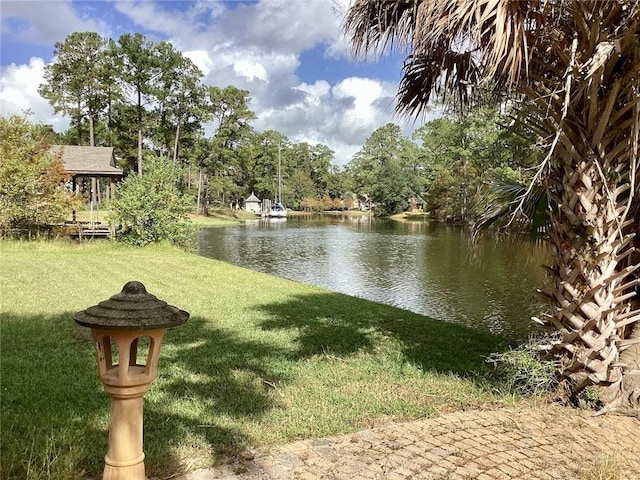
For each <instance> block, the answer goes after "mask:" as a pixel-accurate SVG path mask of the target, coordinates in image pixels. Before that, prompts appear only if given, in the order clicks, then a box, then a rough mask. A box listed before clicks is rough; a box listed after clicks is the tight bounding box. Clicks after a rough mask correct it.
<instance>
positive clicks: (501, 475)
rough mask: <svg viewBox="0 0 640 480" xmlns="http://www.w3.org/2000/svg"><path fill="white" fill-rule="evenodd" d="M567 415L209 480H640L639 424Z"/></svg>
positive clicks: (411, 438) (449, 426) (473, 426)
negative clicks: (607, 474)
mask: <svg viewBox="0 0 640 480" xmlns="http://www.w3.org/2000/svg"><path fill="white" fill-rule="evenodd" d="M590 415H591V412H587V411H580V410H572V409H569V408H559V407H544V408H540V409H535V408H526V409H517V410H507V409H501V410H493V411H470V412H458V413H452V414H448V415H444V416H441V417H438V418H433V419H427V420H419V421H413V422H406V423H392V424H389V425H385V426H381V427H378V428H373V429H370V430H364V431H362V432H358V433H355V434H350V435H338V436H335V437H331V438H326V439H321V440H305V441H298V442H295V443H293V444H289V445H285V446H283V447H280V448H278V449H276V450H272V451H270V452H269V451H258V452H256V453H255V454H254V453H247V452H245V453H244V454H243V455H241V457H243V458H238V459H237V460H236V461H235V463H232V464H229V465H224V466H219V467H215V468H212V469H208V470H200V471H196V472H191V473H189V474H188V475H185V476H182V477H180V480H210V479H228V480H232V479H249V480H279V479H282V480H284V479H300V480H304V479H344V480H371V479H388V480H401V479H434V480H435V479H442V480H445V479H446V480H455V479H469V480H472V479H473V480H490V479H511V478H517V479H531V480H534V479H535V480H545V479H549V480H557V479H562V480H569V479H579V478H580V475H581V471H583V470H584V469H589V468H590V467H593V468H598V467H602V466H604V465H605V463H606V462H611V464H612V465H614V467H615V468H618V469H619V470H620V471H621V477H620V478H623V479H628V480H637V479H640V420H638V419H637V418H632V417H625V416H617V415H607V416H601V417H593V416H590Z"/></svg>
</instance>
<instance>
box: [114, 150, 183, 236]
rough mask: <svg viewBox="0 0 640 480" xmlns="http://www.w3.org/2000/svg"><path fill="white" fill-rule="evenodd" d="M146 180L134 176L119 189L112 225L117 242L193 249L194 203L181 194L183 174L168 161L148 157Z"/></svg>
mask: <svg viewBox="0 0 640 480" xmlns="http://www.w3.org/2000/svg"><path fill="white" fill-rule="evenodd" d="M146 165H147V167H146V168H145V170H146V171H145V174H144V176H139V175H130V176H128V177H127V178H126V179H125V180H124V182H122V183H121V184H120V185H119V186H118V188H117V196H116V200H114V201H113V203H112V204H111V208H112V210H113V214H112V216H111V217H110V222H111V224H112V225H114V227H115V232H116V239H117V240H118V241H122V242H125V243H129V244H131V245H147V244H149V243H153V242H160V241H163V240H166V241H170V242H171V243H174V244H176V245H178V246H180V247H182V248H187V249H190V248H192V247H193V245H194V242H195V237H194V234H195V227H194V224H193V223H192V222H191V221H190V220H189V219H188V218H187V213H188V212H189V211H190V210H191V208H192V205H193V199H192V198H191V197H189V196H188V195H185V194H183V193H182V192H180V190H179V188H178V184H179V182H180V170H179V168H177V166H175V165H173V164H172V163H169V162H168V161H167V160H165V159H162V158H157V157H147V159H146Z"/></svg>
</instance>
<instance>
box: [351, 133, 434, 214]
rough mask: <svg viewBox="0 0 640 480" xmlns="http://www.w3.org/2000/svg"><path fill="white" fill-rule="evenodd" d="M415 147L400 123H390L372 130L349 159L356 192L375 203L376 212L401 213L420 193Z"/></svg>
mask: <svg viewBox="0 0 640 480" xmlns="http://www.w3.org/2000/svg"><path fill="white" fill-rule="evenodd" d="M413 147H414V145H413V144H412V143H411V141H409V140H408V139H407V138H405V137H404V136H403V135H402V132H401V131H400V127H398V126H397V125H394V124H392V123H388V124H386V125H384V126H382V127H380V128H378V129H377V130H376V131H374V132H373V133H372V134H371V136H370V137H369V138H368V139H367V141H366V142H365V144H364V146H363V147H362V149H361V150H360V151H359V152H357V153H356V154H355V155H354V158H353V160H352V161H351V162H350V163H349V166H348V168H349V172H350V173H351V175H352V176H353V181H354V184H355V189H356V193H358V194H359V195H360V196H361V197H364V198H365V199H367V200H368V201H373V202H374V203H375V204H376V214H378V215H393V214H395V213H400V212H402V211H404V210H405V209H406V208H407V206H408V204H409V203H408V202H409V198H410V197H412V196H414V195H416V194H418V193H421V192H420V190H421V186H420V180H419V177H420V175H418V173H417V172H416V170H415V169H414V165H415V160H416V158H415V153H416V152H415V150H414V148H413Z"/></svg>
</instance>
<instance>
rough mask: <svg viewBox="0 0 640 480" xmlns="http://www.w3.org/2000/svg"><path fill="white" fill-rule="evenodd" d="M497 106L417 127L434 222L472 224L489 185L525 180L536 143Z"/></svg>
mask: <svg viewBox="0 0 640 480" xmlns="http://www.w3.org/2000/svg"><path fill="white" fill-rule="evenodd" d="M512 123H513V122H511V119H510V118H509V116H508V115H507V114H506V113H500V111H499V109H498V108H497V106H495V105H490V104H487V105H480V106H476V107H474V108H472V109H470V110H468V111H465V112H448V113H447V114H446V115H445V116H443V117H441V118H437V119H435V120H432V121H430V122H427V123H426V124H425V125H423V126H422V127H420V128H419V129H418V130H416V131H415V132H414V133H413V138H414V139H416V140H419V141H420V145H421V148H420V149H419V162H418V163H419V164H420V167H421V168H422V171H423V173H424V175H425V182H426V184H427V194H426V197H425V199H426V202H427V206H426V209H427V211H428V212H429V213H430V215H431V217H432V218H436V219H438V220H443V221H451V222H457V223H472V222H474V221H475V220H477V219H478V218H479V216H480V215H481V214H482V213H483V210H484V206H485V204H486V199H485V197H486V193H487V185H492V184H493V182H494V181H496V180H505V179H512V180H523V179H525V178H526V170H525V167H531V166H532V165H531V164H529V162H530V158H532V155H531V148H530V147H531V145H533V143H534V141H535V139H534V138H532V136H531V135H529V136H527V135H525V134H524V133H523V132H522V131H520V129H518V128H517V127H516V126H515V125H512Z"/></svg>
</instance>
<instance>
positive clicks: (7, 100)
mask: <svg viewBox="0 0 640 480" xmlns="http://www.w3.org/2000/svg"><path fill="white" fill-rule="evenodd" d="M44 65H45V63H44V61H43V60H42V59H41V58H32V59H30V61H29V65H9V66H7V67H2V68H1V69H0V113H1V114H2V115H12V114H16V115H22V114H23V113H24V112H25V111H26V110H31V111H32V112H33V120H36V121H40V122H43V123H46V124H51V125H52V126H53V127H54V129H55V130H57V131H62V130H66V129H67V128H69V120H68V119H66V118H63V117H60V116H58V115H56V114H55V113H54V111H53V108H51V106H50V105H49V103H48V102H47V101H46V100H45V99H44V98H42V97H41V96H40V94H39V93H38V87H39V86H40V84H41V83H43V81H44V77H43V70H44Z"/></svg>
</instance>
